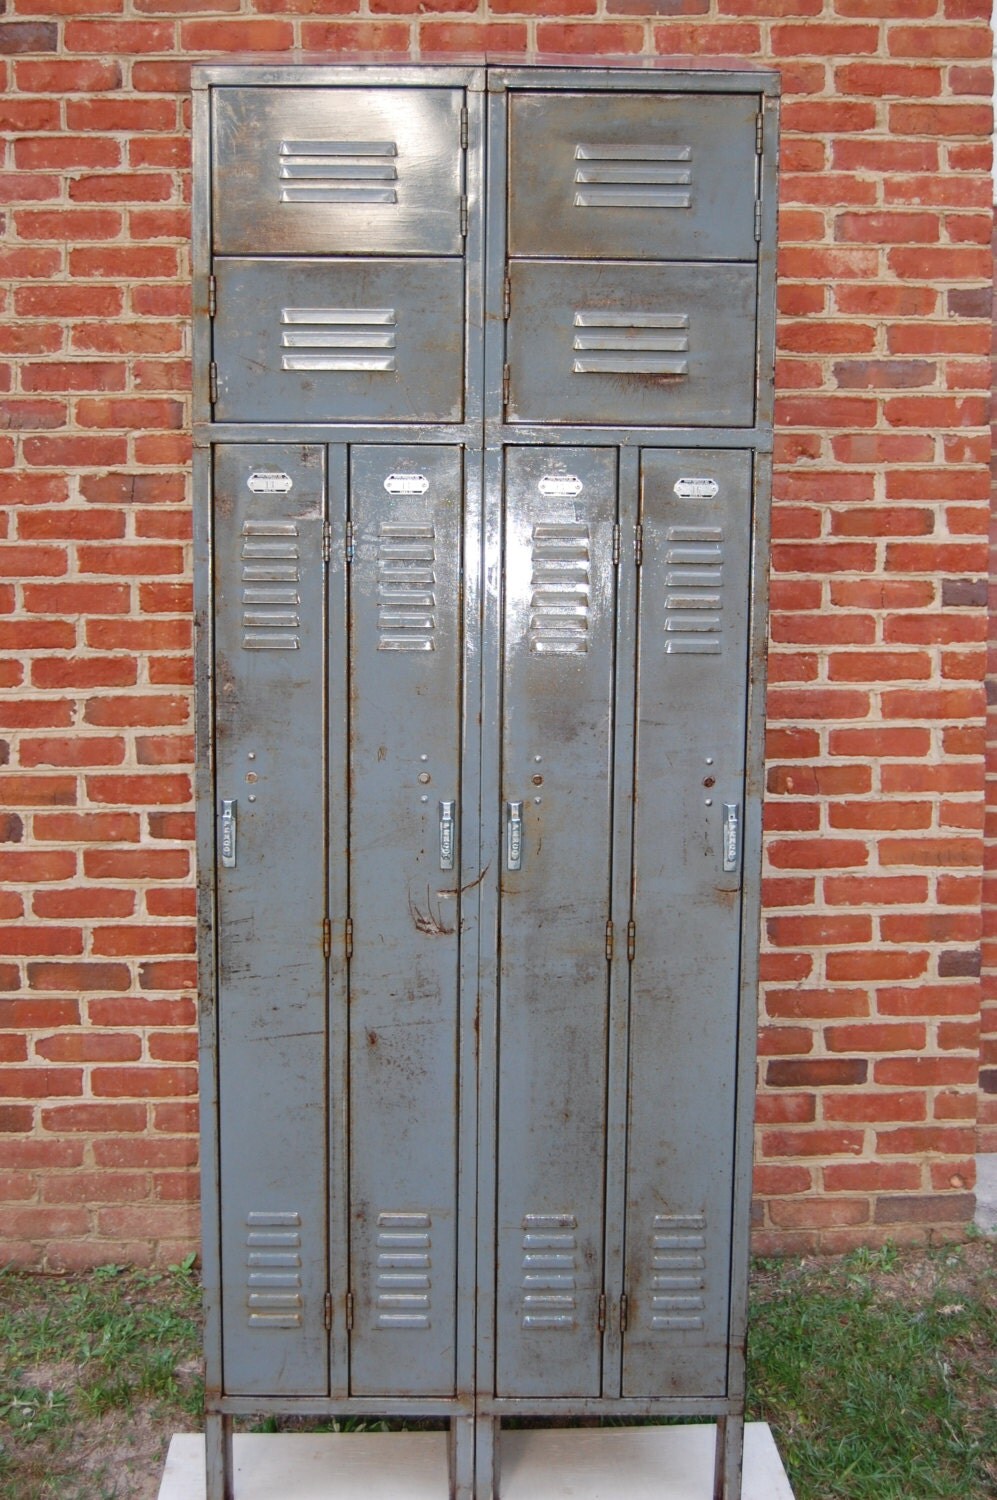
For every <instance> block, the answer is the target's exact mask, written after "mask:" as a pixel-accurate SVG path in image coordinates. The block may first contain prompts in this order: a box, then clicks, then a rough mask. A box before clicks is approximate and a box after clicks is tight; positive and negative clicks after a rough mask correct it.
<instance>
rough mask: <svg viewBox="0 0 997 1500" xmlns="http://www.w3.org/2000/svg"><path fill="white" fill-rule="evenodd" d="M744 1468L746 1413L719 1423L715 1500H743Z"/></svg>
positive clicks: (714, 1477) (723, 1418)
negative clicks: (742, 1478) (742, 1475)
mask: <svg viewBox="0 0 997 1500" xmlns="http://www.w3.org/2000/svg"><path fill="white" fill-rule="evenodd" d="M743 1467H744V1413H743V1412H738V1413H737V1414H736V1415H731V1416H729V1417H721V1418H720V1419H719V1421H718V1422H717V1454H716V1460H715V1462H714V1468H713V1500H741V1472H742V1469H743Z"/></svg>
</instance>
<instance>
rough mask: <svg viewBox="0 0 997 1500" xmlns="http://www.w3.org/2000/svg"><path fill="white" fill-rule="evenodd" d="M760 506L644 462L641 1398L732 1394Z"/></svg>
mask: <svg viewBox="0 0 997 1500" xmlns="http://www.w3.org/2000/svg"><path fill="white" fill-rule="evenodd" d="M751 504H752V466H751V455H750V454H749V453H739V452H731V453H705V452H702V451H695V450H693V451H688V452H668V453H666V452H645V453H644V454H643V456H642V484H641V523H642V526H643V565H642V567H641V570H640V581H639V593H640V599H639V623H638V630H639V639H638V667H637V672H638V675H637V757H636V765H637V798H636V822H635V830H634V920H635V923H636V949H635V957H634V962H633V965H632V974H631V1010H630V1014H631V1032H630V1059H631V1062H630V1068H631V1072H630V1120H629V1150H628V1188H627V1204H626V1223H625V1232H626V1251H625V1282H624V1286H625V1290H626V1293H627V1299H628V1308H627V1314H628V1321H627V1331H626V1334H625V1337H624V1355H623V1394H624V1395H625V1396H650V1395H669V1396H685V1395H689V1396H693V1395H695V1396H707V1395H722V1394H724V1390H725V1380H726V1366H727V1347H726V1346H727V1308H728V1281H729V1269H730V1268H729V1258H730V1225H731V1198H732V1191H733V1175H732V1171H733V1169H732V1151H733V1141H734V1103H735V1100H734V1084H735V1071H736V1065H737V1007H738V971H739V956H740V925H741V915H740V909H741V895H740V885H741V874H740V859H741V851H740V824H741V814H742V809H743V798H744V790H743V780H744V751H745V743H744V741H745V703H746V688H747V639H748V594H749V567H750V538H751ZM645 788H646V789H647V791H646V796H645V795H644V789H645Z"/></svg>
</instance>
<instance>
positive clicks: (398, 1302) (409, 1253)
mask: <svg viewBox="0 0 997 1500" xmlns="http://www.w3.org/2000/svg"><path fill="white" fill-rule="evenodd" d="M431 1229H432V1219H431V1218H430V1216H429V1214H423V1213H383V1214H378V1216H377V1287H376V1294H375V1298H374V1305H375V1309H376V1313H375V1315H376V1319H377V1326H378V1328H428V1327H429V1322H430V1316H429V1315H430V1297H431V1293H432V1238H431V1234H430V1231H431Z"/></svg>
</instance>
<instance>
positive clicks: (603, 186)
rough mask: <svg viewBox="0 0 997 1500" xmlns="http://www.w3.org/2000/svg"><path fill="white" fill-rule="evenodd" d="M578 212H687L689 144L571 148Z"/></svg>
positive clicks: (689, 162) (690, 179)
mask: <svg viewBox="0 0 997 1500" xmlns="http://www.w3.org/2000/svg"><path fill="white" fill-rule="evenodd" d="M575 160H576V162H577V163H578V165H577V166H576V167H575V206H576V207H578V208H691V207H692V165H691V163H692V147H691V146H640V145H633V146H598V145H593V146H589V145H579V146H576V147H575Z"/></svg>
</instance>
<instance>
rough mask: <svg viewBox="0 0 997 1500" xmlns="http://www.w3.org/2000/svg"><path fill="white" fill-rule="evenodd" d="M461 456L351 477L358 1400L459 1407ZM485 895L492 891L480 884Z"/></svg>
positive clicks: (353, 1206) (381, 460) (355, 459)
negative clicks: (438, 1399)
mask: <svg viewBox="0 0 997 1500" xmlns="http://www.w3.org/2000/svg"><path fill="white" fill-rule="evenodd" d="M462 480H463V476H462V467H461V456H460V452H459V450H457V449H447V448H432V447H407V448H393V447H390V446H382V447H358V448H355V449H354V450H353V453H352V457H351V470H350V519H351V522H352V527H353V537H354V551H353V560H352V562H351V564H350V689H349V691H350V701H349V710H348V711H349V721H350V810H349V817H350V827H349V860H350V916H351V918H352V922H353V952H352V957H351V959H350V1001H349V1004H350V1226H351V1230H350V1257H351V1265H352V1267H353V1294H354V1316H353V1332H352V1337H351V1390H353V1391H354V1392H356V1393H360V1394H372V1393H379V1392H380V1393H384V1394H389V1393H391V1392H394V1391H401V1392H405V1393H406V1394H409V1395H415V1394H432V1395H444V1394H448V1393H450V1392H452V1391H453V1389H454V1368H455V1363H454V1362H455V1345H454V1318H455V1244H456V1217H457V1108H458V1090H459V1088H460V1079H459V1075H458V1066H457V1061H458V1047H459V1026H458V1021H459V1016H458V988H457V980H458V972H459V969H458V964H459V944H460V886H461V881H462V872H461V870H460V869H459V867H458V862H457V860H456V843H455V840H454V838H453V836H452V830H451V833H450V834H449V835H448V836H447V839H446V847H445V848H444V838H443V835H442V834H441V811H440V803H441V801H443V802H448V803H449V802H452V803H456V802H457V800H458V798H459V794H460V770H459V765H460V759H459V757H460V702H461V686H460V685H461V639H460V607H459V606H460V552H461V522H462V488H463V483H462ZM471 878H472V879H473V875H472V877H471Z"/></svg>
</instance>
